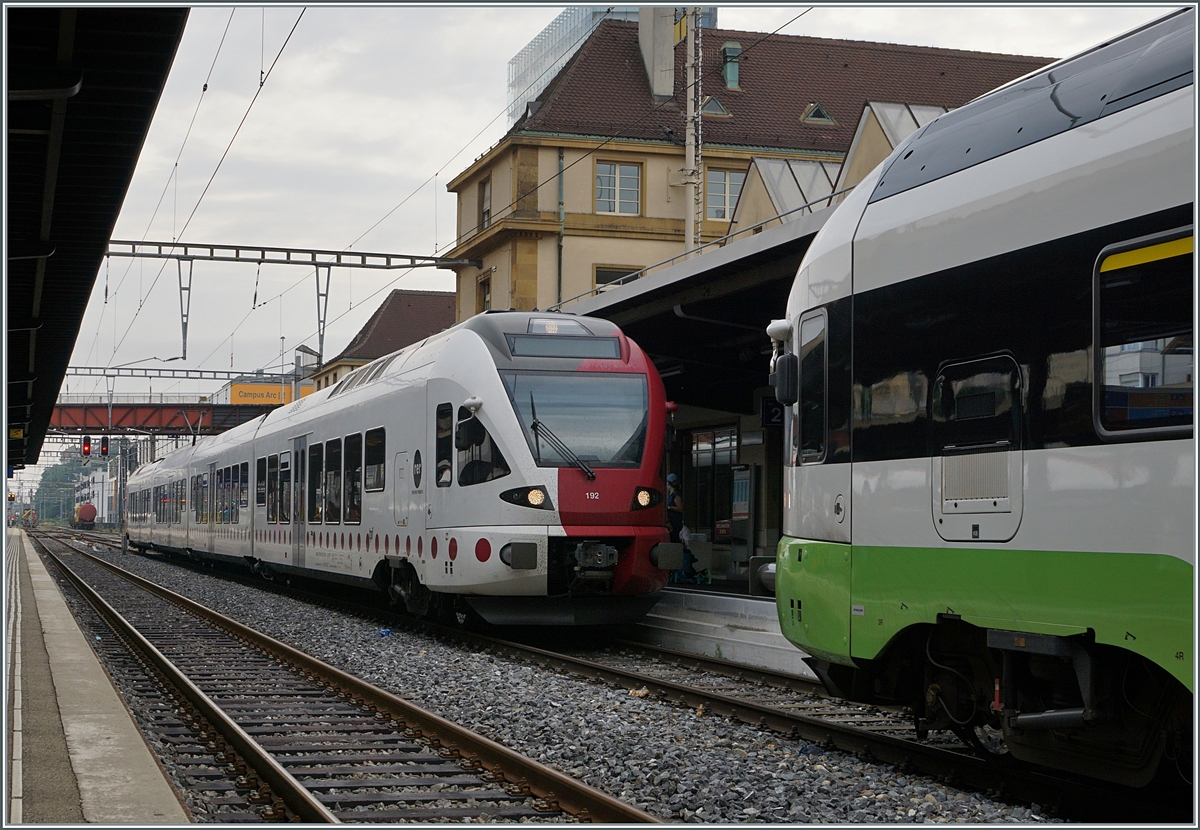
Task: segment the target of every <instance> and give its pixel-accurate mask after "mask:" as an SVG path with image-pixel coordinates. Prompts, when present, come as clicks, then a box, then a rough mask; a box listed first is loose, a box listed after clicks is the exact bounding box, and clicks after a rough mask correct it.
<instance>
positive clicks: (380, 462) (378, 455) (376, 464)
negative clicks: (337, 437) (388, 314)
mask: <svg viewBox="0 0 1200 830" xmlns="http://www.w3.org/2000/svg"><path fill="white" fill-rule="evenodd" d="M391 360H392V359H391V358H389V359H388V361H387V362H389V363H390V362H391ZM386 438H387V436H386V435H385V434H384V430H383V427H380V428H379V429H369V430H367V443H366V447H365V451H366V466H365V467H363V489H364V490H366V491H367V492H368V493H372V492H375V491H378V490H382V489H383V482H384V478H385V476H384V472H383V467H384V463H385V462H386V461H387V440H386Z"/></svg>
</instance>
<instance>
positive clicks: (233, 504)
mask: <svg viewBox="0 0 1200 830" xmlns="http://www.w3.org/2000/svg"><path fill="white" fill-rule="evenodd" d="M230 471H231V473H232V478H233V480H232V483H231V484H230V486H229V494H230V498H229V523H230V524H237V523H238V496H239V495H240V493H241V492H242V479H241V468H239V467H238V465H237V464H234V465H233V466H232V467H230Z"/></svg>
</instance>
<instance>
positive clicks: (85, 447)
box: [79, 435, 92, 458]
mask: <svg viewBox="0 0 1200 830" xmlns="http://www.w3.org/2000/svg"><path fill="white" fill-rule="evenodd" d="M79 452H80V454H81V455H82V456H83V457H84V458H91V456H92V436H90V435H85V436H83V440H82V441H81V442H80V444H79Z"/></svg>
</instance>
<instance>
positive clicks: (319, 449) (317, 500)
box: [308, 444, 325, 525]
mask: <svg viewBox="0 0 1200 830" xmlns="http://www.w3.org/2000/svg"><path fill="white" fill-rule="evenodd" d="M324 480H325V445H324V444H313V445H312V446H311V447H309V448H308V523H309V524H310V525H319V524H320V523H321V512H322V508H323V507H324V506H325V496H324V490H323V489H322V487H321V485H322V483H323V482H324Z"/></svg>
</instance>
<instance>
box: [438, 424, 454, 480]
mask: <svg viewBox="0 0 1200 830" xmlns="http://www.w3.org/2000/svg"><path fill="white" fill-rule="evenodd" d="M453 433H454V407H453V406H451V405H450V404H448V403H442V404H438V408H437V439H436V447H435V449H436V450H437V468H436V471H435V475H436V477H437V478H436V481H437V486H438V487H449V486H450V485H451V484H453V483H454V434H453Z"/></svg>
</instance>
